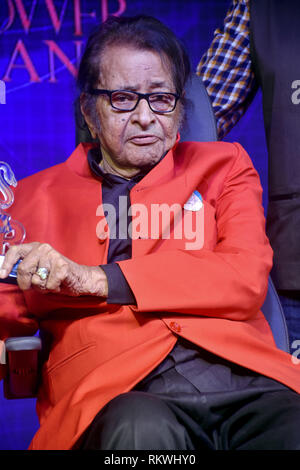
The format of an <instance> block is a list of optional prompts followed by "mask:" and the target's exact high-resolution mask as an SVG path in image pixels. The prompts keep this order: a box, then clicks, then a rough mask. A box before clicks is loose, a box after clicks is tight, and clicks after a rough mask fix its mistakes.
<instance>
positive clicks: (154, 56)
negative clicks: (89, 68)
mask: <svg viewBox="0 0 300 470" xmlns="http://www.w3.org/2000/svg"><path fill="white" fill-rule="evenodd" d="M100 64H101V65H100V70H99V83H98V84H99V85H100V86H102V87H104V88H105V87H106V88H108V89H129V90H136V91H138V90H139V89H142V88H147V90H149V91H150V90H161V91H162V90H166V91H172V90H174V88H175V85H174V80H173V76H172V65H171V63H170V60H169V59H168V58H167V57H166V56H165V55H161V54H159V53H158V52H156V51H153V50H146V49H137V48H135V47H132V46H128V45H110V46H107V47H106V48H105V49H104V51H103V52H102V55H101V60H100Z"/></svg>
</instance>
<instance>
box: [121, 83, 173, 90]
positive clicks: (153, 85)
mask: <svg viewBox="0 0 300 470" xmlns="http://www.w3.org/2000/svg"><path fill="white" fill-rule="evenodd" d="M149 88H150V89H163V88H165V89H169V88H170V87H169V84H168V83H167V82H165V81H157V82H151V83H150V86H149ZM138 89H139V86H138V85H126V84H123V85H122V86H119V87H118V90H128V91H137V90H138Z"/></svg>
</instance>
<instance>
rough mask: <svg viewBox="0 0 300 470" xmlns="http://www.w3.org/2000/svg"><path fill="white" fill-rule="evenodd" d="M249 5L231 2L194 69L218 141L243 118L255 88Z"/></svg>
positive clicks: (237, 0)
mask: <svg viewBox="0 0 300 470" xmlns="http://www.w3.org/2000/svg"><path fill="white" fill-rule="evenodd" d="M249 2H250V0H233V1H232V4H231V6H230V9H229V10H228V12H227V14H226V17H225V20H224V27H223V29H216V31H215V33H214V38H213V41H212V43H211V45H210V47H209V49H208V50H207V52H206V53H205V54H204V55H203V57H202V58H201V60H200V62H199V64H198V67H197V75H200V76H201V78H202V80H203V82H204V84H205V86H206V89H207V92H208V94H209V96H210V99H211V101H212V105H213V109H214V113H215V116H216V121H217V128H218V136H219V139H222V138H223V137H224V136H225V135H226V134H227V133H228V132H229V131H230V130H231V129H232V127H233V126H234V125H235V124H236V123H237V122H238V121H239V119H240V118H241V117H242V116H243V114H244V113H245V111H246V110H247V108H248V107H249V105H250V103H251V101H252V100H253V98H254V95H255V93H256V91H257V88H258V85H257V83H256V80H255V77H254V73H253V70H252V64H251V56H250V27H249V23H250V13H249Z"/></svg>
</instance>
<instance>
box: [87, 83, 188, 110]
mask: <svg viewBox="0 0 300 470" xmlns="http://www.w3.org/2000/svg"><path fill="white" fill-rule="evenodd" d="M116 92H117V93H122V92H124V93H132V94H134V95H136V96H137V97H138V99H137V102H136V103H135V105H134V107H133V108H131V109H121V108H117V107H116V106H114V105H113V102H112V94H113V93H116ZM89 93H90V94H91V95H98V96H100V95H108V96H109V100H110V105H111V107H112V108H113V109H116V110H117V111H124V112H129V111H134V110H135V109H136V107H137V105H138V104H139V102H140V101H141V100H143V99H145V100H146V101H147V103H148V106H149V108H150V109H151V111H152V112H153V113H156V114H167V113H172V112H173V111H174V109H175V108H176V105H177V101H178V100H179V98H180V95H178V94H177V93H171V92H166V91H159V92H158V91H155V92H153V93H138V92H137V91H132V90H103V89H99V88H91V89H90V90H89ZM153 95H172V96H174V98H175V103H174V106H173V108H172V109H171V110H169V111H156V110H154V109H153V108H152V107H151V103H150V101H149V98H150V96H153Z"/></svg>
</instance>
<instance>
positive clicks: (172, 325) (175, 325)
mask: <svg viewBox="0 0 300 470" xmlns="http://www.w3.org/2000/svg"><path fill="white" fill-rule="evenodd" d="M170 328H171V330H173V331H175V332H176V333H179V332H180V331H181V326H180V325H179V323H176V321H171V323H170Z"/></svg>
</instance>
